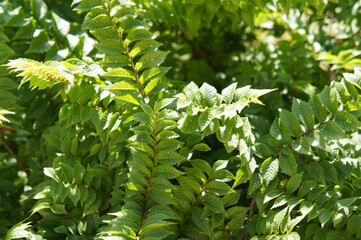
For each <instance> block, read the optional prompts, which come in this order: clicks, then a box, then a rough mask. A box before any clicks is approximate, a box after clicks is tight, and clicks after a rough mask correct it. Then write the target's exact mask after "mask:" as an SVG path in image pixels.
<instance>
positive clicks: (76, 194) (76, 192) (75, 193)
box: [69, 186, 81, 206]
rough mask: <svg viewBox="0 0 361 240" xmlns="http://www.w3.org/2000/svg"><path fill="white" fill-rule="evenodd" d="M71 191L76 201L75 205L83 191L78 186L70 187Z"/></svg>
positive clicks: (71, 197) (72, 199) (71, 196)
mask: <svg viewBox="0 0 361 240" xmlns="http://www.w3.org/2000/svg"><path fill="white" fill-rule="evenodd" d="M69 193H70V194H69V196H70V199H71V201H72V202H73V203H74V206H77V204H78V202H79V200H80V197H81V192H80V190H79V188H78V187H77V186H73V187H70V191H69Z"/></svg>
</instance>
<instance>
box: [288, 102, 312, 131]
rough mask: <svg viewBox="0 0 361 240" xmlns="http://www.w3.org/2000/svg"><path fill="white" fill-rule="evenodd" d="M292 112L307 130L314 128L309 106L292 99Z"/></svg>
mask: <svg viewBox="0 0 361 240" xmlns="http://www.w3.org/2000/svg"><path fill="white" fill-rule="evenodd" d="M292 112H293V113H294V114H295V115H296V116H297V117H298V119H300V120H301V122H302V123H303V124H304V125H305V126H306V127H307V130H312V129H313V128H314V126H315V119H314V116H313V114H312V108H311V106H310V105H309V104H307V103H306V102H304V101H301V100H299V99H296V98H294V99H293V103H292Z"/></svg>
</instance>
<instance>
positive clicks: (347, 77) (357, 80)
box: [343, 73, 361, 89]
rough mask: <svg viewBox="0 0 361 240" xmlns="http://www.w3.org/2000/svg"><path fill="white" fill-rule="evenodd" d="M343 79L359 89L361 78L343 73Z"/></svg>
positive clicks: (360, 87)
mask: <svg viewBox="0 0 361 240" xmlns="http://www.w3.org/2000/svg"><path fill="white" fill-rule="evenodd" d="M343 77H344V78H345V80H346V81H347V82H349V83H351V84H353V85H354V86H356V87H358V88H359V89H361V76H360V75H357V74H352V73H344V74H343Z"/></svg>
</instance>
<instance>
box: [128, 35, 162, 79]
mask: <svg viewBox="0 0 361 240" xmlns="http://www.w3.org/2000/svg"><path fill="white" fill-rule="evenodd" d="M162 45H163V44H162V43H160V42H157V41H155V40H153V39H147V40H142V41H138V42H137V43H136V44H135V45H134V47H133V48H132V50H131V51H130V56H131V57H133V58H134V57H136V56H139V55H142V54H144V53H147V52H151V51H154V50H156V49H158V47H160V46H162ZM144 82H145V81H144Z"/></svg>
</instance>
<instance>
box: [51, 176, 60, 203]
mask: <svg viewBox="0 0 361 240" xmlns="http://www.w3.org/2000/svg"><path fill="white" fill-rule="evenodd" d="M62 192H63V184H62V183H61V182H57V181H53V182H52V183H51V185H50V194H51V196H52V198H53V199H54V202H56V200H58V199H59V198H60V196H61V194H62Z"/></svg>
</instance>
